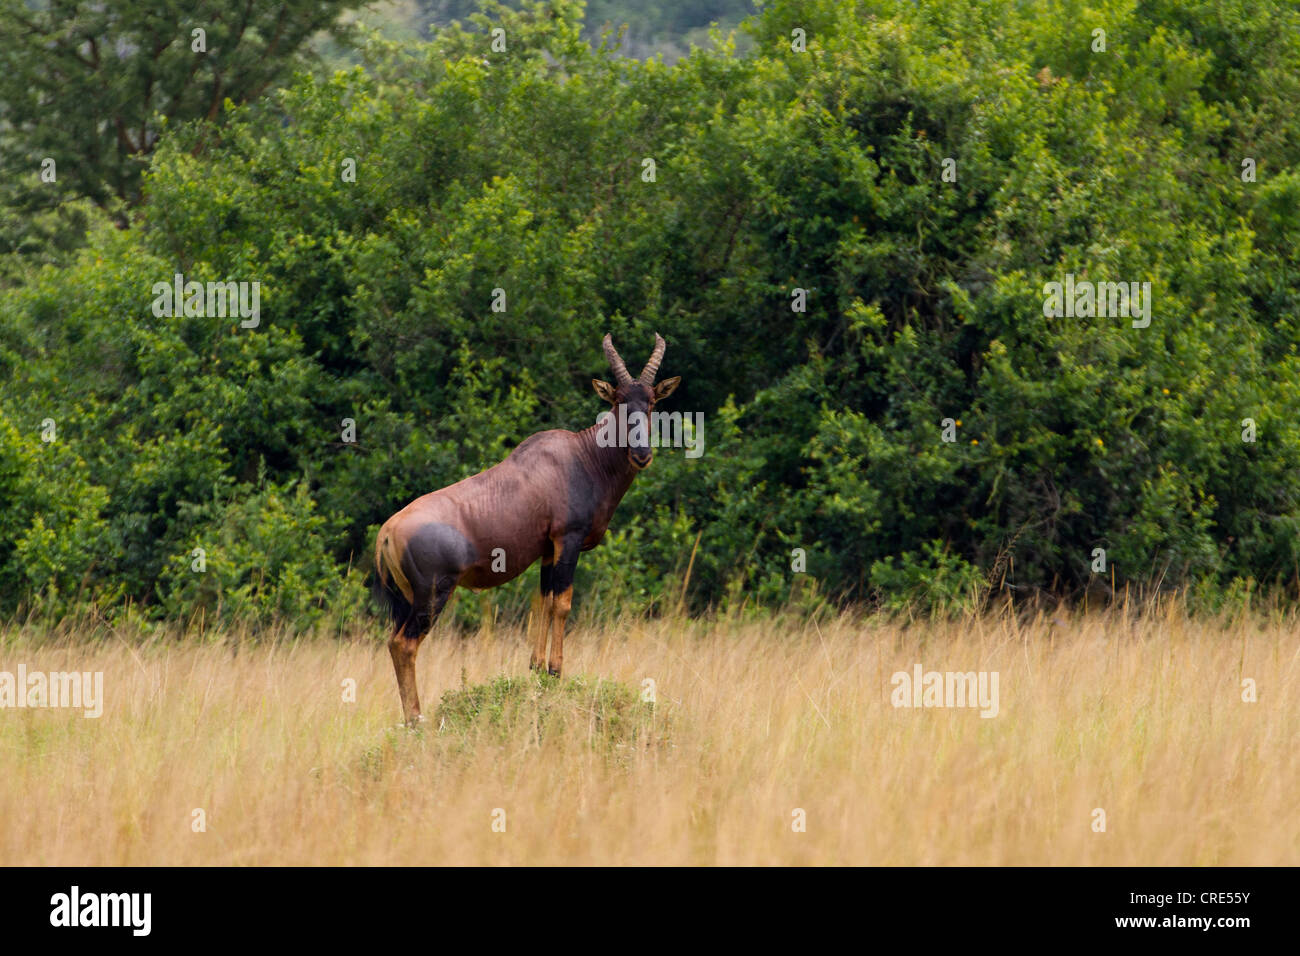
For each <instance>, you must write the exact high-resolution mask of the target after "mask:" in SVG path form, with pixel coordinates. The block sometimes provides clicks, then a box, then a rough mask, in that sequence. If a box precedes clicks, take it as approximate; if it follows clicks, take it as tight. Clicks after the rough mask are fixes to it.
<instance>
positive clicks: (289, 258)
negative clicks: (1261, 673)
mask: <svg viewBox="0 0 1300 956" xmlns="http://www.w3.org/2000/svg"><path fill="white" fill-rule="evenodd" d="M1265 6H1266V7H1267V8H1268V12H1267V15H1266V14H1265V13H1264V12H1261V11H1259V10H1258V9H1257V8H1256V7H1255V6H1251V7H1250V9H1249V10H1247V8H1246V7H1245V6H1244V5H1241V4H1239V3H1237V2H1235V0H1200V2H1193V3H1179V4H1160V3H1154V4H1142V5H1136V6H1135V5H1132V4H1118V3H1106V2H1102V3H1096V4H1093V5H1090V6H1079V5H1076V6H1075V7H1072V8H1071V9H1070V11H1069V12H1061V11H1059V10H1056V9H1055V8H1054V9H1052V10H1043V9H1040V8H1039V7H1038V6H1037V5H1034V4H1024V3H1017V2H1012V0H995V2H992V3H989V2H982V0H981V2H976V0H957V2H945V3H930V2H922V3H919V4H914V3H911V2H898V3H894V2H876V3H867V2H839V0H811V2H799V3H790V2H781V0H778V2H775V3H771V4H768V5H766V6H765V8H764V11H763V13H762V15H761V16H760V17H758V18H756V19H755V20H753V21H751V22H750V23H748V24H747V27H746V29H747V31H748V36H749V37H750V39H751V40H752V44H753V52H752V53H751V54H749V55H745V56H741V55H738V54H737V53H736V52H735V49H734V47H733V46H731V45H730V44H729V42H728V41H726V40H725V39H721V40H720V41H719V43H718V45H717V46H716V47H714V48H710V49H707V50H697V51H695V52H694V53H693V54H692V55H691V56H689V57H687V58H685V59H683V60H681V61H679V62H677V63H675V64H673V65H671V66H668V65H665V64H663V63H661V62H655V61H649V62H645V63H638V62H635V61H631V60H626V59H620V58H618V57H615V56H611V55H607V54H605V53H603V52H593V51H592V50H591V48H590V47H589V46H588V45H587V43H586V42H585V41H584V40H583V39H582V35H581V23H580V22H579V21H578V20H577V19H576V18H575V17H576V11H577V10H579V9H580V7H578V6H577V5H575V4H571V3H568V2H564V3H554V4H541V5H537V6H536V7H528V8H527V9H525V10H524V11H523V12H510V11H502V12H500V13H499V14H498V16H499V18H500V19H499V22H500V23H501V24H502V25H503V26H504V28H505V29H506V35H507V37H508V40H509V45H508V50H507V52H506V53H504V54H494V53H492V52H491V50H490V49H489V47H488V39H487V36H486V34H485V33H484V32H483V30H482V28H481V27H482V25H480V26H479V27H475V28H472V29H470V28H467V29H464V30H458V29H447V30H443V31H440V32H439V33H438V34H437V35H436V36H435V37H434V38H433V40H432V42H430V43H428V44H425V45H416V46H402V45H398V44H394V43H389V42H386V41H382V40H379V39H372V40H371V41H369V43H368V45H367V47H366V49H365V51H364V54H365V65H364V66H363V67H357V68H355V69H352V70H350V71H345V72H337V73H334V74H332V75H329V76H320V77H314V76H309V75H302V76H300V77H299V78H298V79H297V80H296V81H295V82H294V84H293V85H292V86H291V87H290V88H289V89H287V90H284V91H282V92H281V93H278V94H276V95H274V96H271V97H269V98H267V99H266V100H264V101H262V102H260V103H257V104H253V105H249V106H245V107H241V108H238V109H233V108H232V109H231V111H230V112H229V115H228V120H227V122H225V123H224V124H223V125H222V126H220V128H215V129H214V128H204V129H203V130H202V131H200V129H199V128H198V127H185V128H177V129H172V130H171V131H169V133H168V135H167V136H166V137H165V138H164V140H163V142H162V143H161V145H160V147H159V149H158V151H157V153H156V155H155V157H154V159H153V163H152V166H151V169H150V171H149V172H148V174H147V175H146V178H145V193H146V196H147V204H146V206H145V208H144V211H143V216H142V220H141V222H140V223H139V224H138V225H137V226H135V227H134V228H132V229H130V230H127V231H118V230H114V229H110V228H97V229H95V230H93V231H92V233H91V234H90V236H89V239H88V245H87V246H86V248H85V249H84V250H83V251H82V252H81V253H80V254H79V255H78V256H77V257H75V258H74V259H73V260H71V261H69V262H68V263H67V264H66V265H62V266H57V265H48V264H47V265H44V266H42V267H39V268H38V267H37V266H35V265H33V266H32V267H31V268H26V269H16V268H15V267H14V266H13V265H12V264H11V265H10V266H9V267H7V269H6V274H15V273H18V274H20V276H21V282H20V283H19V284H18V285H17V286H16V287H15V288H13V289H11V290H9V291H7V292H5V293H3V294H2V295H0V367H2V368H3V372H4V377H3V381H4V384H3V386H0V388H2V391H0V413H2V416H3V417H0V423H4V431H3V436H0V437H3V438H4V447H3V448H2V449H0V488H2V489H3V491H4V492H5V494H4V496H3V498H0V527H3V529H4V531H5V534H4V536H3V538H0V580H3V582H4V588H3V594H2V595H0V602H3V608H0V610H3V611H5V612H12V611H14V610H16V609H18V608H20V607H30V606H36V605H38V604H41V605H42V606H45V604H42V602H46V604H48V602H49V601H50V600H51V599H52V597H51V596H53V595H57V602H67V601H70V600H73V599H74V598H76V597H77V596H78V595H80V599H84V600H94V601H97V602H100V603H101V606H107V607H109V608H111V607H113V606H115V605H117V604H119V603H120V602H124V601H127V600H131V601H134V602H137V603H139V604H141V605H142V606H143V607H144V608H145V609H146V610H147V611H148V613H151V614H155V615H158V616H177V617H182V618H186V619H189V618H192V617H193V615H194V614H195V613H197V612H198V611H199V609H203V610H204V613H205V614H208V613H220V614H238V615H240V616H245V615H248V616H252V617H254V618H256V619H268V618H270V617H275V616H287V617H289V618H292V619H301V620H304V621H311V620H314V619H315V618H316V617H318V616H319V615H321V614H324V613H327V612H333V611H335V610H337V609H338V608H339V607H342V606H344V605H346V603H347V602H348V601H350V600H352V598H353V596H354V592H355V586H356V581H355V574H356V571H357V570H358V569H360V570H364V569H365V568H366V567H367V565H368V548H367V545H368V542H369V541H371V540H373V533H374V528H375V527H376V525H377V524H378V523H379V522H381V521H382V520H383V519H384V518H386V517H387V516H388V515H389V514H390V513H392V512H393V511H395V510H396V509H397V508H399V507H401V506H402V505H404V504H405V503H406V502H407V501H409V500H410V499H411V498H413V497H415V496H416V495H418V494H421V493H424V492H426V491H430V490H433V489H435V488H438V487H441V486H443V485H446V484H449V483H451V482H453V481H456V480H458V479H459V478H462V477H464V476H466V475H468V474H472V473H473V472H475V471H478V470H480V469H482V468H484V467H487V466H488V465H491V464H493V463H495V462H496V461H498V460H499V459H500V458H501V457H503V456H504V455H505V454H506V453H507V452H508V450H509V449H510V448H511V447H513V446H514V445H515V444H516V443H517V442H519V441H520V440H522V439H523V438H525V437H526V436H527V435H529V434H530V433H532V432H534V431H537V430H540V429H542V428H551V427H563V428H575V429H576V428H582V427H586V426H587V425H589V424H591V423H592V422H593V421H594V419H595V415H596V414H597V412H598V411H599V410H600V408H601V405H600V403H599V401H598V400H597V399H596V397H595V396H594V395H593V394H592V391H591V387H590V379H591V378H592V377H608V372H607V371H606V369H605V368H604V363H603V357H602V354H601V351H600V345H599V343H600V339H601V336H602V335H603V334H604V333H605V332H607V331H612V332H613V333H614V336H615V339H616V341H617V343H618V345H619V347H620V348H621V349H622V351H623V353H624V355H625V356H627V357H628V359H629V362H630V363H632V364H633V365H634V366H636V365H638V364H639V363H640V362H641V361H643V360H644V356H645V354H646V353H648V351H649V347H650V344H651V341H652V337H653V333H654V332H655V331H659V332H661V333H663V334H664V336H665V337H666V338H667V340H668V342H669V348H668V353H667V357H666V359H665V362H664V366H663V374H665V375H682V376H683V378H684V383H683V386H682V388H681V389H680V390H679V391H678V392H677V393H676V394H675V395H674V396H673V398H672V399H671V400H670V401H669V403H668V406H667V407H668V408H670V409H677V410H683V411H689V412H697V411H698V412H703V413H704V415H705V441H706V451H705V454H704V455H703V457H701V458H698V459H693V460H692V459H686V458H684V456H683V455H682V453H681V451H680V450H669V449H663V450H661V451H660V452H659V454H658V456H657V458H656V463H655V465H654V467H653V468H652V469H651V470H650V471H649V472H647V473H646V474H644V475H642V476H641V477H640V478H638V480H637V482H636V483H635V484H634V486H633V489H632V491H631V492H630V493H629V495H628V496H627V498H626V500H625V501H624V503H623V505H622V507H621V509H620V511H619V513H618V515H617V517H616V518H615V521H614V524H613V527H612V529H611V533H610V536H609V538H608V540H607V541H606V543H605V544H604V545H603V546H602V548H601V549H599V550H597V551H595V552H592V553H591V554H589V555H587V556H585V557H584V558H583V560H582V562H580V565H579V571H578V587H577V594H578V601H579V607H580V608H581V607H583V606H584V603H583V602H584V601H586V605H585V606H586V607H587V609H588V610H596V609H608V610H615V609H618V608H623V609H628V608H631V609H650V608H659V609H663V608H666V607H672V606H675V605H676V602H677V601H678V600H680V599H681V596H682V592H683V583H684V581H685V575H686V573H687V569H688V567H689V569H690V581H689V588H688V589H687V591H686V598H687V601H688V603H689V605H690V606H692V607H694V608H697V609H698V608H701V607H704V606H707V605H710V604H712V605H724V604H731V603H733V602H737V601H747V602H749V603H751V604H755V603H757V604H763V605H770V604H777V603H783V602H786V601H787V600H790V599H791V598H792V595H795V594H797V595H799V596H800V597H799V598H798V599H799V600H803V599H805V598H806V597H807V596H808V595H809V594H821V595H825V596H828V597H830V598H832V599H836V600H878V601H881V602H882V603H884V604H886V605H890V606H893V605H897V604H898V603H899V602H900V601H904V600H905V601H910V602H919V603H920V604H922V605H927V604H928V605H931V606H935V607H969V606H971V605H972V604H978V603H979V602H981V601H983V600H985V599H986V598H987V596H988V594H987V590H988V587H989V586H992V587H994V588H996V589H999V590H1005V591H1007V592H1008V593H1011V594H1014V595H1018V596H1020V597H1027V596H1028V597H1032V596H1034V595H1042V594H1049V595H1052V596H1056V597H1066V598H1069V597H1072V596H1080V595H1082V594H1083V593H1084V592H1085V591H1086V590H1088V589H1090V588H1091V589H1100V590H1101V591H1103V592H1105V591H1107V590H1109V589H1110V588H1111V587H1112V586H1115V587H1120V588H1122V587H1123V586H1134V585H1136V586H1138V587H1141V588H1146V589H1148V590H1150V589H1155V588H1176V587H1188V588H1191V589H1193V592H1194V593H1195V594H1197V595H1202V596H1203V597H1204V599H1205V600H1206V601H1207V603H1214V602H1215V601H1217V600H1219V599H1220V598H1221V597H1222V594H1223V593H1225V589H1228V591H1229V592H1230V593H1243V592H1242V589H1243V588H1245V589H1247V590H1249V589H1253V588H1256V587H1259V588H1265V589H1270V590H1273V591H1275V592H1276V593H1279V594H1285V595H1289V596H1291V597H1295V596H1296V590H1297V586H1298V585H1300V543H1298V542H1300V537H1298V535H1297V531H1298V530H1300V528H1298V527H1297V525H1298V522H1300V432H1297V429H1296V426H1295V424H1294V414H1293V409H1295V408H1296V407H1300V406H1298V404H1297V399H1298V398H1300V395H1298V394H1297V389H1298V387H1300V375H1298V374H1297V371H1298V369H1297V355H1296V345H1297V341H1298V337H1300V269H1298V268H1297V262H1296V249H1297V239H1298V238H1300V219H1298V217H1297V208H1298V207H1297V202H1298V201H1300V174H1298V173H1297V171H1296V170H1297V168H1298V167H1297V162H1296V161H1297V158H1298V156H1297V154H1298V151H1300V113H1297V110H1300V106H1297V104H1300V96H1297V95H1296V93H1297V89H1296V87H1297V77H1300V30H1297V29H1296V27H1297V26H1300V14H1297V12H1296V10H1295V9H1294V7H1293V6H1291V5H1289V4H1285V3H1280V2H1279V3H1271V4H1266V5H1265ZM795 28H799V29H802V30H804V31H806V36H807V50H806V52H795V51H794V50H793V49H792V47H791V42H792V35H791V31H792V30H793V29H795ZM1097 29H1101V30H1104V31H1105V34H1106V49H1105V51H1104V52H1103V51H1095V50H1094V44H1095V37H1094V33H1093V31H1094V30H1097ZM1244 158H1250V159H1253V160H1254V161H1255V162H1256V164H1257V167H1258V175H1257V178H1258V181H1257V182H1247V181H1243V178H1242V169H1243V167H1242V160H1243V159H1244ZM647 159H652V160H653V161H654V176H653V178H651V177H649V176H648V174H646V170H647V165H646V163H645V160H647ZM348 160H354V161H355V169H356V181H355V182H350V181H347V180H346V179H345V177H344V176H343V171H344V169H345V161H348ZM950 160H951V161H954V162H949V161H950ZM954 163H955V164H954ZM945 171H947V172H949V173H951V172H952V171H955V173H956V181H955V182H954V181H948V180H946V179H945V176H944V174H945ZM949 178H951V177H949ZM177 271H181V272H183V273H184V274H185V276H186V278H192V279H199V280H207V279H212V280H227V279H228V280H236V281H257V282H260V283H261V289H262V295H261V324H260V325H259V326H258V327H257V328H254V329H248V328H241V327H240V325H239V322H238V320H237V319H213V318H183V317H181V318H155V317H154V316H153V314H152V312H151V309H150V304H151V302H152V298H153V296H152V293H151V289H152V286H153V284H154V283H155V282H159V281H169V280H170V279H171V277H172V275H173V274H174V273H175V272H177ZM1067 274H1072V275H1073V276H1075V277H1077V278H1078V279H1080V280H1088V281H1094V282H1100V281H1124V282H1150V283H1151V288H1152V302H1153V310H1152V316H1151V321H1150V325H1149V326H1147V327H1145V328H1142V327H1134V326H1133V324H1132V322H1131V321H1130V320H1129V318H1128V317H1124V316H1117V317H1092V318H1053V317H1046V316H1045V315H1044V301H1045V293H1044V287H1045V284H1046V283H1049V282H1059V281H1063V280H1064V279H1065V277H1066V275H1067ZM498 289H500V290H503V291H504V295H505V310H504V311H494V310H493V302H494V297H496V296H497V293H496V290H498ZM799 289H802V290H806V303H807V304H806V309H805V310H804V311H795V310H794V309H793V308H792V305H793V303H795V301H796V299H795V295H796V290H799ZM46 418H52V419H54V420H55V421H56V422H58V423H59V438H58V440H57V442H55V443H54V445H53V447H51V448H44V449H42V448H40V444H41V443H40V440H39V432H40V423H41V422H42V421H43V420H44V419H46ZM345 419H352V420H353V421H354V422H355V429H356V441H355V442H349V441H345V440H343V439H342V437H341V436H342V429H343V427H344V425H343V422H344V420H345ZM949 419H950V420H951V422H952V424H951V427H950V430H949V433H948V436H947V437H955V440H954V441H945V440H944V437H945V428H944V422H945V420H949ZM1246 419H1250V420H1251V421H1252V422H1253V423H1254V426H1253V427H1254V429H1255V440H1254V441H1253V442H1251V441H1243V433H1244V432H1245V431H1247V429H1248V426H1247V425H1245V424H1243V421H1244V420H1246ZM958 423H960V424H958ZM41 456H44V457H41ZM56 475H57V476H59V477H57V478H56V477H55V476H56ZM50 482H56V484H54V485H52V486H51V485H50V484H49V483H50ZM697 542H698V545H697ZM195 547H204V548H206V549H207V553H208V555H209V564H208V568H209V570H208V572H207V575H208V576H207V577H205V578H200V577H196V576H195V575H194V574H193V572H191V571H190V570H188V569H189V560H190V559H189V558H188V555H189V554H190V553H191V551H192V549H193V548H195ZM1098 549H1104V551H1105V560H1106V569H1105V571H1104V572H1102V571H1099V570H1097V569H1098V567H1099V565H1098V564H1097V561H1098V558H1097V552H1098ZM796 555H799V557H796ZM800 560H802V561H804V562H806V564H804V565H800V564H799V561H800ZM800 566H803V567H805V570H804V571H803V572H800V571H798V570H797V568H798V567H800ZM349 567H351V568H352V569H354V570H353V576H352V577H348V576H347V575H346V569H347V568H349ZM809 579H812V580H811V581H810V580H809ZM532 586H533V576H532V575H531V574H530V575H529V580H528V581H527V582H522V583H520V584H519V585H517V586H516V589H515V590H514V591H511V592H508V595H507V596H508V598H509V600H510V601H511V602H512V607H514V608H516V610H518V611H519V612H520V613H522V605H523V602H522V601H521V600H519V598H520V596H521V595H523V594H524V593H525V589H526V588H531V587H532ZM49 606H50V607H51V608H56V609H66V607H65V604H63V603H56V604H54V605H49ZM461 609H462V610H460V611H458V612H456V613H457V614H458V615H460V616H461V619H462V620H465V621H473V619H474V616H475V615H476V614H477V613H478V610H477V608H476V607H475V605H474V603H473V602H462V604H461Z"/></svg>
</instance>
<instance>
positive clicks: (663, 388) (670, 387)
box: [655, 375, 682, 402]
mask: <svg viewBox="0 0 1300 956" xmlns="http://www.w3.org/2000/svg"><path fill="white" fill-rule="evenodd" d="M680 384H682V377H681V376H680V375H674V376H673V377H672V378H666V379H664V380H663V381H662V382H659V383H657V384H656V385H655V401H656V402H659V401H663V400H664V399H665V398H667V397H668V396H669V395H671V394H672V393H673V392H675V391H677V386H678V385H680Z"/></svg>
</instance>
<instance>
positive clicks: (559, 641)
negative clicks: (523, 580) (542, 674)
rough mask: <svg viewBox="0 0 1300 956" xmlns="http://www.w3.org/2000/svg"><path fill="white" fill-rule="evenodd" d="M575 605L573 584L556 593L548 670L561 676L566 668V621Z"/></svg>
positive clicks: (552, 610)
mask: <svg viewBox="0 0 1300 956" xmlns="http://www.w3.org/2000/svg"><path fill="white" fill-rule="evenodd" d="M572 606H573V586H572V585H570V586H569V587H568V588H567V589H566V590H563V591H561V592H559V593H558V594H556V595H555V603H554V605H553V607H552V609H551V617H552V620H553V621H554V622H555V624H554V630H552V631H551V659H550V661H549V663H548V665H547V668H546V669H547V671H549V672H550V673H551V674H553V675H555V676H556V677H559V676H560V674H561V672H562V671H563V670H564V623H565V622H566V621H567V620H568V619H569V608H570V607H572Z"/></svg>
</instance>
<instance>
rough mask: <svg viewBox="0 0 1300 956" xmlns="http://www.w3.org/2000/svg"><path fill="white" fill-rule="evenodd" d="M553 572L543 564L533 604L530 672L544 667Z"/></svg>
mask: <svg viewBox="0 0 1300 956" xmlns="http://www.w3.org/2000/svg"><path fill="white" fill-rule="evenodd" d="M554 570H555V565H554V564H546V563H545V562H543V564H542V584H541V590H540V592H539V594H538V598H537V600H536V601H535V602H534V604H533V607H534V612H533V654H532V656H531V657H530V658H529V659H528V667H529V669H530V670H535V671H540V670H544V669H545V667H546V637H547V633H548V632H549V631H550V626H551V607H552V606H553V603H554V602H553V600H552V597H553V596H552V594H551V576H552V572H553V571H554Z"/></svg>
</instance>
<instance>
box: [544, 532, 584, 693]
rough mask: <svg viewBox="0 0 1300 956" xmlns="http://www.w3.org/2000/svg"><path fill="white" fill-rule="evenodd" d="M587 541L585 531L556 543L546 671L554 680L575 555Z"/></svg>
mask: <svg viewBox="0 0 1300 956" xmlns="http://www.w3.org/2000/svg"><path fill="white" fill-rule="evenodd" d="M586 537H587V532H586V531H585V530H584V531H579V532H576V533H573V534H567V535H565V536H564V540H563V543H561V542H559V541H557V542H556V548H555V554H556V558H555V570H554V571H553V572H552V573H551V592H552V594H553V596H554V602H553V604H552V605H551V620H552V622H553V624H552V627H551V659H550V661H549V662H548V664H547V668H546V669H547V670H548V671H549V672H550V673H551V674H552V675H554V676H555V677H559V676H560V675H561V673H563V671H564V625H565V622H566V621H568V619H569V608H570V607H572V606H573V574H574V572H575V571H576V570H577V569H578V552H579V551H580V550H581V549H582V542H583V540H584V539H585V538H586Z"/></svg>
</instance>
